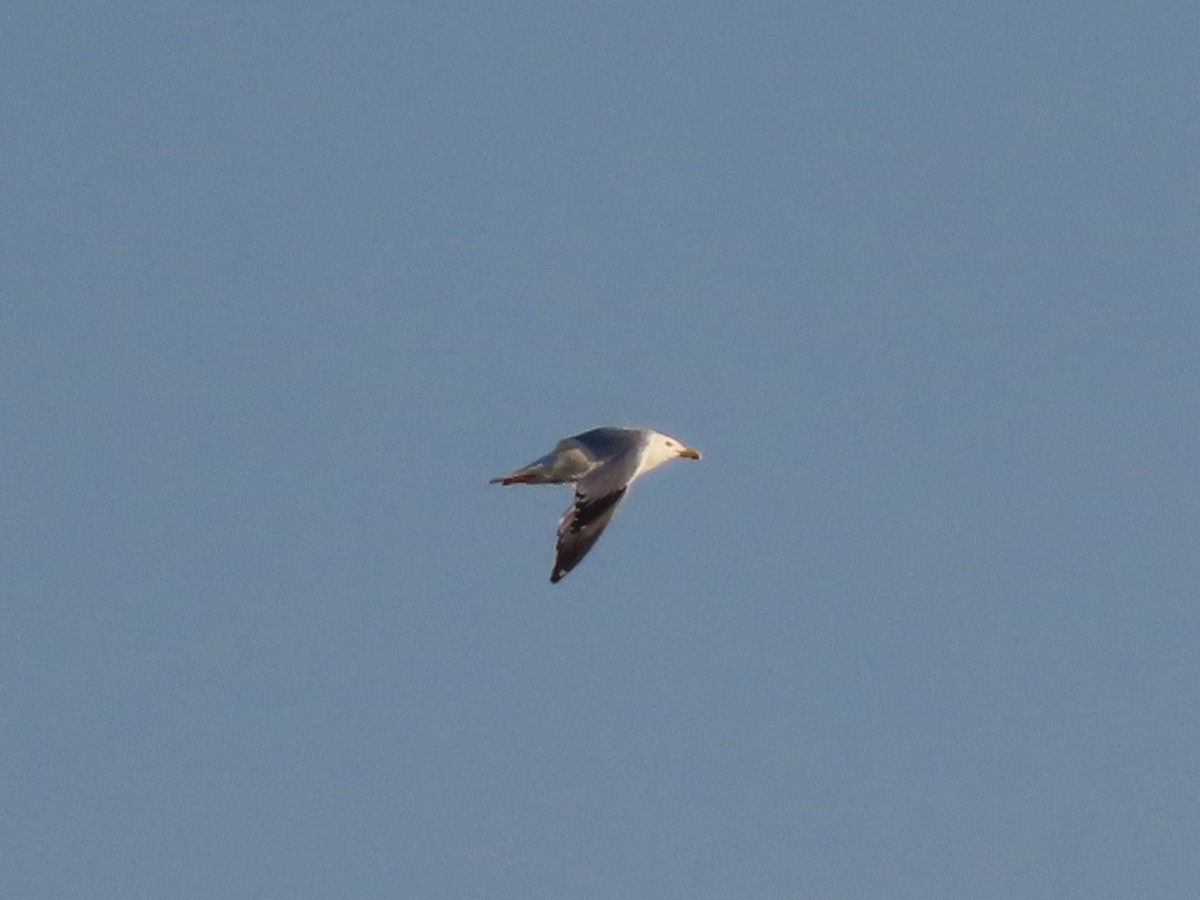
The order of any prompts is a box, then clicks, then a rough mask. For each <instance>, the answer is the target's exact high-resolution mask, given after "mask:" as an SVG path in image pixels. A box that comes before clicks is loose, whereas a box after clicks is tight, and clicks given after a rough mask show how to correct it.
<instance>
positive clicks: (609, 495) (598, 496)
mask: <svg viewBox="0 0 1200 900" xmlns="http://www.w3.org/2000/svg"><path fill="white" fill-rule="evenodd" d="M638 449H639V448H638V447H637V446H635V445H630V446H629V447H628V448H626V450H625V451H624V452H623V453H621V454H620V455H619V456H617V457H616V458H614V459H611V460H609V461H608V462H606V463H605V464H604V465H602V466H599V467H598V468H596V469H595V470H593V471H592V472H589V473H588V474H587V475H586V476H584V478H583V479H581V480H580V481H578V482H577V483H576V485H575V502H574V503H573V504H571V506H570V508H569V509H568V510H567V511H566V512H565V513H563V517H562V519H561V520H560V521H559V523H558V543H557V544H556V545H555V559H554V571H553V572H551V573H550V581H551V582H557V581H558V580H559V579H561V578H562V577H563V576H564V575H566V574H567V573H568V572H570V571H571V570H572V569H573V568H575V566H576V565H578V564H579V561H580V560H581V559H583V558H584V557H585V556H587V552H588V551H589V550H591V549H592V545H593V544H595V543H596V541H597V540H598V539H599V537H600V535H601V534H603V533H604V529H605V528H606V527H607V526H608V523H609V522H610V521H611V520H612V517H613V513H614V512H616V511H617V504H618V503H620V502H621V498H622V497H624V496H625V492H626V491H627V490H629V482H630V481H631V480H632V479H633V474H634V472H636V471H637V465H638Z"/></svg>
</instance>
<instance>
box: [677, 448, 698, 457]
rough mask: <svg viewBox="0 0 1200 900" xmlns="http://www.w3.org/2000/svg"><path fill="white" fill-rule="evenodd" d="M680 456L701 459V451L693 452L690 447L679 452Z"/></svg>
mask: <svg viewBox="0 0 1200 900" xmlns="http://www.w3.org/2000/svg"><path fill="white" fill-rule="evenodd" d="M679 455H680V456H682V457H684V458H685V459H699V458H700V451H699V450H693V449H692V448H691V447H688V448H686V449H684V450H680V451H679Z"/></svg>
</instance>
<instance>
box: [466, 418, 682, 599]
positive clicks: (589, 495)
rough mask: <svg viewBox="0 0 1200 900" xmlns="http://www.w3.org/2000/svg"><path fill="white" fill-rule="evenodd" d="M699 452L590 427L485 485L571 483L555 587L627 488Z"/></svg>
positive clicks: (643, 433)
mask: <svg viewBox="0 0 1200 900" xmlns="http://www.w3.org/2000/svg"><path fill="white" fill-rule="evenodd" d="M679 457H683V458H684V459H699V458H700V451H699V450H693V449H692V448H691V447H687V446H685V445H684V444H683V442H682V441H679V440H678V439H676V438H673V437H670V436H669V435H665V434H661V433H660V432H657V431H655V430H654V429H652V428H593V429H592V430H591V431H585V432H583V433H582V434H577V435H575V436H574V437H569V438H563V440H561V441H559V442H558V443H557V444H556V445H555V447H554V449H553V450H552V451H551V452H549V453H547V454H546V455H545V456H543V457H542V458H541V459H535V460H534V461H533V462H531V463H530V464H529V465H527V466H523V467H522V468H520V469H517V470H516V471H515V472H513V473H512V474H511V475H502V476H500V477H499V478H493V479H492V480H491V481H490V482H489V484H572V485H574V486H575V502H574V503H572V504H571V505H570V506H569V507H568V508H567V511H566V512H565V513H563V517H562V519H560V520H559V523H558V542H557V544H556V546H555V559H554V568H553V570H551V572H550V582H551V583H552V584H553V583H556V582H558V581H559V579H561V578H562V577H563V576H564V575H566V574H567V573H568V572H570V571H571V570H572V569H573V568H575V566H577V565H578V564H579V561H580V560H581V559H583V558H584V557H585V556H586V555H587V552H588V551H589V550H591V549H592V545H593V544H595V543H596V541H597V539H599V537H600V535H601V534H603V533H604V529H605V528H606V527H607V525H608V523H609V520H611V519H612V517H613V513H614V512H616V509H617V504H618V503H620V502H621V498H622V497H624V496H625V492H626V491H628V490H629V485H631V484H633V482H634V481H635V480H636V479H637V478H638V477H639V476H641V475H645V474H646V473H647V472H649V471H650V470H651V469H657V468H658V467H659V466H661V465H662V464H663V463H665V462H670V461H671V460H673V459H677V458H679Z"/></svg>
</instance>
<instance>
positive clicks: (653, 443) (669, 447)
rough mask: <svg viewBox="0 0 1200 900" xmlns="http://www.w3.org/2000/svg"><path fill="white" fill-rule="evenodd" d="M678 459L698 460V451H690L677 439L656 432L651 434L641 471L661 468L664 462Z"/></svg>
mask: <svg viewBox="0 0 1200 900" xmlns="http://www.w3.org/2000/svg"><path fill="white" fill-rule="evenodd" d="M679 458H683V459H699V458H700V451H699V450H694V449H692V448H691V447H689V446H687V445H686V444H685V443H684V442H683V441H681V440H679V438H673V437H671V436H670V435H669V434H660V433H659V432H657V431H655V432H652V433H651V435H650V443H649V445H647V447H646V461H645V463H644V464H643V471H649V470H650V469H653V468H656V467H658V466H661V465H662V464H663V463H665V462H670V461H671V460H673V459H679Z"/></svg>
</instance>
